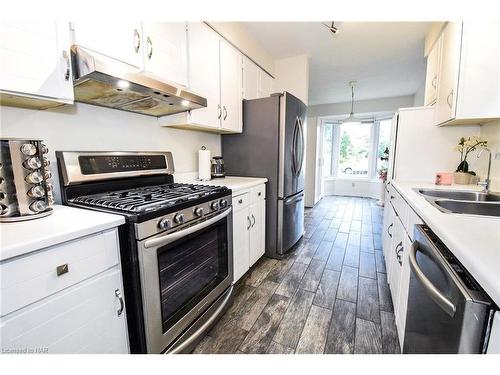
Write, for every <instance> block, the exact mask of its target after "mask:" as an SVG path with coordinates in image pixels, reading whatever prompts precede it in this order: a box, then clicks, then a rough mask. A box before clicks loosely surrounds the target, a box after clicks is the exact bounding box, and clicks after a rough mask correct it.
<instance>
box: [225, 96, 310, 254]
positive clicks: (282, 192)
mask: <svg viewBox="0 0 500 375" xmlns="http://www.w3.org/2000/svg"><path fill="white" fill-rule="evenodd" d="M306 110H307V107H306V105H305V104H304V103H302V102H301V101H300V100H299V99H297V98H296V97H295V96H293V95H292V94H290V93H288V92H284V93H281V94H273V95H271V96H270V97H268V98H262V99H253V100H245V101H244V102H243V133H242V134H228V135H223V136H222V156H223V157H224V166H225V172H226V175H230V176H249V177H267V178H268V180H269V181H268V183H267V187H266V255H267V256H270V257H273V258H282V257H283V255H284V254H285V253H286V252H287V251H288V250H290V249H291V248H292V247H293V246H294V245H295V244H296V243H297V241H298V240H299V239H300V238H301V237H302V235H303V233H304V168H303V165H304V159H305V139H304V132H305V129H304V123H305V120H306Z"/></svg>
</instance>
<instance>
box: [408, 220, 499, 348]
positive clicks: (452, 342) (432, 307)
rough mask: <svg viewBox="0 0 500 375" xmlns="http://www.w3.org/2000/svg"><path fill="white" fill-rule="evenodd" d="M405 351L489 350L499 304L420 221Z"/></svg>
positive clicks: (411, 256) (412, 264)
mask: <svg viewBox="0 0 500 375" xmlns="http://www.w3.org/2000/svg"><path fill="white" fill-rule="evenodd" d="M409 259H410V268H411V276H410V289H409V293H408V310H407V315H406V326H405V336H404V345H403V353H429V354H432V353H483V352H484V351H485V347H486V345H485V343H487V339H488V336H489V330H490V329H489V327H490V324H491V320H492V316H493V312H494V306H493V302H492V301H491V299H490V298H489V297H488V296H487V295H486V293H485V292H484V291H483V290H482V289H481V288H480V287H479V285H478V283H477V282H476V281H475V280H474V279H473V278H472V276H471V275H470V274H469V273H468V272H467V270H466V269H465V268H464V267H463V266H462V265H461V264H460V262H459V261H458V260H457V259H456V258H455V257H454V256H453V254H452V253H451V252H450V251H449V250H448V248H447V247H446V246H445V245H444V244H443V242H441V240H440V239H439V238H438V237H437V236H436V234H434V233H433V232H432V231H431V230H430V229H429V228H428V227H427V226H425V225H416V226H415V242H414V244H413V246H412V248H411V250H410V254H409Z"/></svg>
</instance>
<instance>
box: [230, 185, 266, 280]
mask: <svg viewBox="0 0 500 375" xmlns="http://www.w3.org/2000/svg"><path fill="white" fill-rule="evenodd" d="M264 194H265V185H264V184H263V185H260V186H257V187H255V188H253V189H251V190H250V191H247V192H238V193H237V194H236V195H235V196H233V210H234V211H233V268H234V282H236V281H238V280H239V279H240V278H241V277H242V276H243V275H244V274H245V273H246V272H247V271H248V270H249V269H250V267H252V265H254V264H255V262H257V261H258V260H259V259H260V257H262V255H264V252H265V238H266V229H265V228H266V225H265V217H266V201H265V195H264Z"/></svg>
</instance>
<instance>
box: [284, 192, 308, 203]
mask: <svg viewBox="0 0 500 375" xmlns="http://www.w3.org/2000/svg"><path fill="white" fill-rule="evenodd" d="M303 197H304V193H301V194H297V195H296V196H294V197H291V198H288V199H285V204H290V203H293V202H296V201H300V200H302V198H303Z"/></svg>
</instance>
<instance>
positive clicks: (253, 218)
mask: <svg viewBox="0 0 500 375" xmlns="http://www.w3.org/2000/svg"><path fill="white" fill-rule="evenodd" d="M252 220H253V223H252V228H253V226H254V225H255V216H253V214H252Z"/></svg>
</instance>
